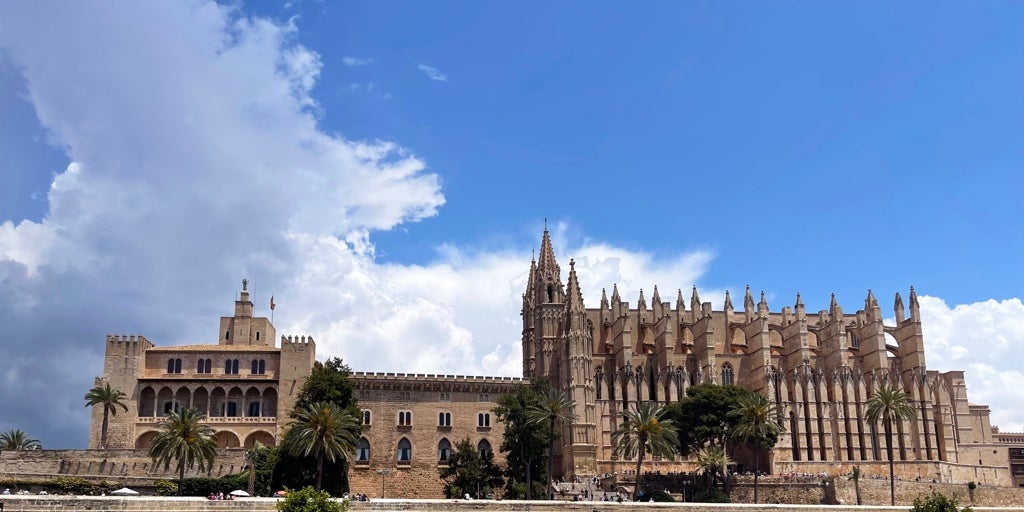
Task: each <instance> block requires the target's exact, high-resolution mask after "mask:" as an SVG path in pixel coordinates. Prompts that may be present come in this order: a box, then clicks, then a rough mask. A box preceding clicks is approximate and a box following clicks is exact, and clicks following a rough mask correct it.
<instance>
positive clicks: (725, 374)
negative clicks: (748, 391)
mask: <svg viewBox="0 0 1024 512" xmlns="http://www.w3.org/2000/svg"><path fill="white" fill-rule="evenodd" d="M732 384H733V375H732V364H730V363H723V364H722V385H723V386H731V385H732Z"/></svg>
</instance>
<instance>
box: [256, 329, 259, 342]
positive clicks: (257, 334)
mask: <svg viewBox="0 0 1024 512" xmlns="http://www.w3.org/2000/svg"><path fill="white" fill-rule="evenodd" d="M259 340H260V332H259V331H256V341H259Z"/></svg>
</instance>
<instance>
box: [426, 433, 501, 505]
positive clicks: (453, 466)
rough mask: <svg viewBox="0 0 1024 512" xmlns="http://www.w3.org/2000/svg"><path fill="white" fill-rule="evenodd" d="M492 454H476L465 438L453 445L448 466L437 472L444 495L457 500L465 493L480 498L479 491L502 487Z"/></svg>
mask: <svg viewBox="0 0 1024 512" xmlns="http://www.w3.org/2000/svg"><path fill="white" fill-rule="evenodd" d="M493 457H494V456H493V454H491V453H490V452H489V451H488V452H485V453H479V452H477V450H476V448H475V447H474V446H473V443H472V442H471V441H470V440H469V439H468V438H467V439H463V440H462V441H459V442H458V444H456V445H455V450H454V451H453V453H452V455H451V457H450V458H449V459H448V465H447V466H445V467H442V468H441V469H440V470H439V472H440V474H441V478H442V479H443V480H444V481H445V485H444V493H445V496H447V497H449V498H458V497H461V496H462V495H463V494H465V493H469V494H472V495H473V496H474V497H476V498H480V497H481V496H482V495H481V491H482V492H485V493H486V491H487V489H496V488H499V487H501V486H502V485H504V479H503V478H502V477H501V468H499V467H498V466H496V465H495V464H494V460H493Z"/></svg>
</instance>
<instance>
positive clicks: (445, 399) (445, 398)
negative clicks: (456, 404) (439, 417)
mask: <svg viewBox="0 0 1024 512" xmlns="http://www.w3.org/2000/svg"><path fill="white" fill-rule="evenodd" d="M437 399H438V400H439V401H441V402H451V401H452V394H451V393H448V392H444V393H441V394H440V395H439V396H438V397H437Z"/></svg>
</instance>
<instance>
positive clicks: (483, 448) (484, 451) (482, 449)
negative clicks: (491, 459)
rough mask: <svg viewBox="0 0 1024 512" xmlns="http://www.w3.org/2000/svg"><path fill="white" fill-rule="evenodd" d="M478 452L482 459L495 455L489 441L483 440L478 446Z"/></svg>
mask: <svg viewBox="0 0 1024 512" xmlns="http://www.w3.org/2000/svg"><path fill="white" fill-rule="evenodd" d="M476 452H477V454H479V455H480V457H486V456H489V455H493V453H494V451H493V450H492V449H491V442H490V441H488V440H487V439H481V440H480V442H479V443H477V444H476Z"/></svg>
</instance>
